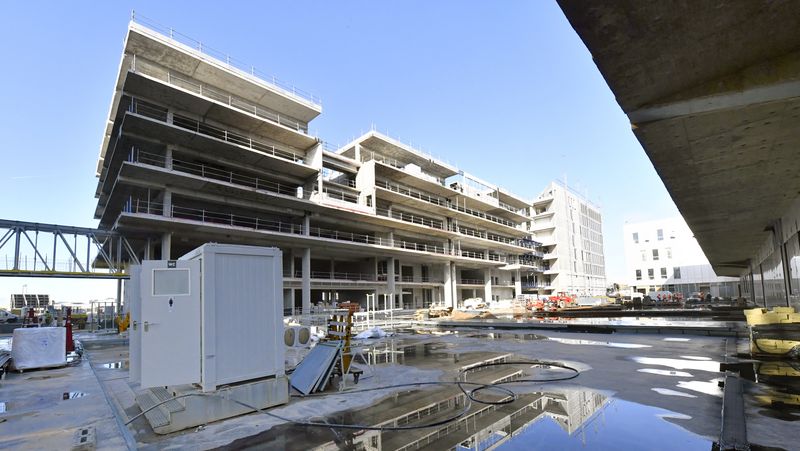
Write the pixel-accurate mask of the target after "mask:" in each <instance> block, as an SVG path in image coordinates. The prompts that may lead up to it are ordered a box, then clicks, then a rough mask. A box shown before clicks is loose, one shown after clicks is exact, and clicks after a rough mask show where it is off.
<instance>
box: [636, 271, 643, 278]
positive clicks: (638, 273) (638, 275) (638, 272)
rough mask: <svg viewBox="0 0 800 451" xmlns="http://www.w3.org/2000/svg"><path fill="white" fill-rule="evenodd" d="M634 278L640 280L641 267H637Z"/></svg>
mask: <svg viewBox="0 0 800 451" xmlns="http://www.w3.org/2000/svg"><path fill="white" fill-rule="evenodd" d="M636 280H642V270H641V269H637V270H636Z"/></svg>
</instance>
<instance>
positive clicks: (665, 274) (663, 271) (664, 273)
mask: <svg viewBox="0 0 800 451" xmlns="http://www.w3.org/2000/svg"><path fill="white" fill-rule="evenodd" d="M661 278H662V279H666V278H667V268H661Z"/></svg>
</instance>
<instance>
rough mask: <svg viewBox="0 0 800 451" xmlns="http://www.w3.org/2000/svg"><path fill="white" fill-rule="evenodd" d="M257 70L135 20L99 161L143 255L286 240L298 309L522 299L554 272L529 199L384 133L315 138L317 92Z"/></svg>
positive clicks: (111, 217) (107, 224) (287, 287)
mask: <svg viewBox="0 0 800 451" xmlns="http://www.w3.org/2000/svg"><path fill="white" fill-rule="evenodd" d="M254 73H255V72H254V71H243V70H240V69H238V68H237V67H234V66H232V65H231V64H229V63H228V61H221V60H218V59H215V58H213V57H211V56H209V55H207V54H206V53H204V52H203V51H202V47H198V46H196V45H194V44H193V43H192V42H188V43H187V42H185V41H180V42H179V41H177V40H175V39H173V38H172V37H170V35H168V34H167V33H163V34H162V33H159V32H158V31H156V30H154V29H151V28H149V27H146V26H143V25H141V24H139V23H134V22H132V23H131V24H130V26H129V28H128V33H127V37H126V40H125V45H124V52H123V57H122V62H121V65H120V72H119V76H118V79H117V82H116V85H115V90H114V95H113V99H112V103H111V108H110V113H109V118H108V122H107V125H106V128H105V134H104V139H103V142H102V146H101V150H100V157H99V161H98V166H97V174H96V175H97V177H98V185H97V190H96V197H97V199H98V203H97V209H96V212H95V216H96V218H97V219H99V221H100V222H99V227H100V228H103V229H112V230H116V231H119V232H121V233H122V234H124V235H125V236H126V238H127V239H128V241H129V242H130V243H131V246H132V247H133V249H132V250H133V252H134V253H136V255H138V256H139V258H141V259H152V258H158V259H169V258H176V257H178V256H180V255H183V254H184V253H185V252H187V251H189V250H191V249H193V248H195V247H197V246H199V245H201V244H203V243H205V242H220V243H232V244H251V245H262V246H276V247H279V248H280V249H282V251H283V255H284V263H283V265H284V306H285V308H287V309H302V311H304V312H308V311H310V309H311V306H312V305H313V304H320V303H322V304H329V303H331V302H333V301H338V302H343V301H352V302H357V303H360V304H362V305H366V304H367V303H368V302H370V301H371V302H372V305H374V306H376V307H377V308H419V307H424V306H428V305H430V304H433V303H444V304H446V305H449V306H456V305H458V303H459V302H461V301H462V300H463V299H465V298H469V297H482V298H484V299H494V300H499V299H509V298H513V297H515V296H517V295H519V294H521V293H522V280H523V278H525V279H531V278H534V277H535V276H534V275H535V274H541V271H542V266H543V260H542V255H543V254H542V248H541V245H540V244H539V243H537V242H536V241H534V240H532V239H531V238H530V232H529V231H528V230H526V229H525V227H524V226H523V223H525V222H526V221H527V220H528V216H527V213H528V209H529V207H530V205H531V202H530V201H529V200H526V199H523V198H521V197H519V196H517V195H515V194H513V193H510V192H507V191H505V190H503V189H501V188H499V187H497V186H494V185H492V184H491V183H488V182H485V181H481V180H479V179H477V178H475V177H472V176H470V175H469V174H466V173H464V172H463V171H461V170H459V169H458V168H456V167H453V166H451V165H449V164H446V163H443V162H441V161H438V160H436V159H434V158H432V157H430V156H429V155H426V154H424V153H422V152H420V151H418V150H416V149H414V148H412V147H410V146H408V145H406V144H404V143H402V142H400V141H398V140H395V139H393V138H390V137H388V136H385V135H383V134H381V133H379V132H377V131H370V132H368V133H366V134H364V135H362V136H360V137H359V138H357V139H355V140H354V141H353V142H351V143H348V144H347V145H345V146H343V147H341V148H337V147H331V146H328V145H327V144H326V143H324V142H323V141H321V140H320V139H319V138H317V137H315V136H312V135H310V134H309V133H308V124H309V122H310V121H312V120H313V119H314V118H316V117H317V116H318V115H319V114H321V112H322V107H321V105H320V102H319V101H318V100H317V99H316V98H314V97H313V96H304V95H301V94H299V91H298V90H296V89H294V88H287V87H285V86H282V85H279V84H276V83H274V82H271V81H268V80H265V79H262V78H260V77H257V76H255V75H254ZM107 251H109V252H111V251H113V250H111V249H107Z"/></svg>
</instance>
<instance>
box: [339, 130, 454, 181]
mask: <svg viewBox="0 0 800 451" xmlns="http://www.w3.org/2000/svg"><path fill="white" fill-rule="evenodd" d="M356 144H359V145H361V146H363V147H365V148H366V149H361V151H362V152H368V151H370V150H372V151H374V152H378V153H380V154H381V155H383V156H385V157H388V158H392V159H395V160H397V161H402V162H403V163H413V164H415V165H417V166H419V167H420V168H421V169H422V170H423V171H425V172H426V173H428V174H431V175H434V176H436V177H439V178H441V179H446V178H448V177H452V176H454V175H457V174H458V168H456V167H455V166H452V165H450V164H447V163H445V162H443V161H439V160H437V159H435V158H433V157H432V156H430V155H427V154H425V153H423V152H421V151H419V150H417V149H414V148H413V147H411V146H409V145H408V144H405V143H403V142H401V141H398V140H396V139H394V138H391V137H389V136H386V135H384V134H382V133H380V132H377V131H370V132H367V133H365V134H364V135H362V136H360V137H358V138H356V139H355V140H354V141H353V142H351V143H350V144H347V145H346V146H344V147H342V149H341V150H340V151H339V152H338V153H339V154H340V155H344V156H346V157H348V158H355V145H356Z"/></svg>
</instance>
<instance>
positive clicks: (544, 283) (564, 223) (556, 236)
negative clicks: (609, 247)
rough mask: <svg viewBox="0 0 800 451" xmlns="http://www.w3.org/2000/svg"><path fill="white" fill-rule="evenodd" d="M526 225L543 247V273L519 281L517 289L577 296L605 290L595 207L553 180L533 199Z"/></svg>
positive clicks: (600, 229)
mask: <svg viewBox="0 0 800 451" xmlns="http://www.w3.org/2000/svg"><path fill="white" fill-rule="evenodd" d="M527 229H528V231H529V232H530V233H531V237H532V239H533V240H534V241H537V242H540V243H541V244H542V249H543V251H544V257H543V260H544V262H543V265H544V266H543V270H544V273H543V274H536V275H535V277H536V279H535V280H525V279H523V291H525V288H527V289H528V291H527V292H529V293H539V294H552V293H558V292H561V291H564V292H567V293H569V294H575V295H579V296H601V295H605V293H606V272H605V259H604V257H603V227H602V216H601V214H600V209H599V208H597V207H596V206H594V205H593V204H592V203H590V202H589V201H588V200H587V199H586V198H585V197H584V196H582V195H580V194H579V193H577V192H575V191H573V190H571V189H569V188H568V187H567V186H566V185H565V184H563V183H561V182H558V181H553V182H551V183H550V184H549V185H547V187H546V188H545V189H544V190H543V191H542V193H541V194H540V195H539V196H538V197H537V198H536V200H534V201H533V205H532V206H531V208H530V220H529V221H528V223H527Z"/></svg>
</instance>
